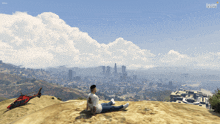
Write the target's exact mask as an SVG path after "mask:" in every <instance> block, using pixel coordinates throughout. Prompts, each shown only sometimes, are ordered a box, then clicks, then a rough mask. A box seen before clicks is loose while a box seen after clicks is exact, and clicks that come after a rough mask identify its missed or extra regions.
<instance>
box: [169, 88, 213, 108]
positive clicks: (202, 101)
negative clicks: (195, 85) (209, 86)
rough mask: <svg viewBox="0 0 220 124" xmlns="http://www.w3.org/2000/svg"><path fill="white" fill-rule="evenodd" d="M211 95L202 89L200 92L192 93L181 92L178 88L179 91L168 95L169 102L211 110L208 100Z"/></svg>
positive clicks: (190, 91) (191, 91)
mask: <svg viewBox="0 0 220 124" xmlns="http://www.w3.org/2000/svg"><path fill="white" fill-rule="evenodd" d="M212 95H213V94H212V93H210V92H209V91H206V90H204V89H201V91H194V90H183V89H182V88H180V89H179V91H175V92H172V93H171V94H170V102H178V103H185V104H193V105H199V106H204V107H206V108H211V106H210V103H209V98H210V97H211V96H212Z"/></svg>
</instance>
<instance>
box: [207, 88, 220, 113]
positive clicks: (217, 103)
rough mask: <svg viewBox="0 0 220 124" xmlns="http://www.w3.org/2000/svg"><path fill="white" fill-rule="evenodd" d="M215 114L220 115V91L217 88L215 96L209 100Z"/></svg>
mask: <svg viewBox="0 0 220 124" xmlns="http://www.w3.org/2000/svg"><path fill="white" fill-rule="evenodd" d="M209 102H210V104H211V106H212V109H213V110H214V112H217V113H220V90H219V89H218V88H217V90H216V91H215V94H214V95H213V96H212V97H211V98H210V99H209Z"/></svg>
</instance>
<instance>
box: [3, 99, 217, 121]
mask: <svg viewBox="0 0 220 124" xmlns="http://www.w3.org/2000/svg"><path fill="white" fill-rule="evenodd" d="M53 97H54V96H48V95H42V96H41V98H34V99H32V100H30V101H29V103H28V104H27V105H24V106H20V107H17V108H15V109H12V110H9V111H7V112H5V111H6V108H7V106H8V105H9V104H10V103H12V102H13V101H14V100H15V99H16V98H13V99H8V100H5V101H2V102H0V123H1V124H71V123H75V124H82V123H83V124H86V123H93V124H107V123H109V124H111V123H112V124H116V123H127V124H135V123H136V124H147V123H149V124H183V123H184V124H191V123H192V124H219V122H220V114H217V113H215V112H212V111H210V110H208V109H206V108H203V107H200V106H195V105H190V104H183V103H171V102H161V101H115V102H116V104H115V105H114V106H118V105H121V104H126V103H127V102H129V103H130V105H129V107H128V108H127V109H126V110H121V111H114V112H107V113H102V114H95V115H91V114H90V112H89V111H88V112H87V111H85V109H86V100H68V101H65V102H63V101H60V100H58V99H57V98H56V97H54V99H52V98H53ZM107 102H108V101H102V100H101V101H99V103H107Z"/></svg>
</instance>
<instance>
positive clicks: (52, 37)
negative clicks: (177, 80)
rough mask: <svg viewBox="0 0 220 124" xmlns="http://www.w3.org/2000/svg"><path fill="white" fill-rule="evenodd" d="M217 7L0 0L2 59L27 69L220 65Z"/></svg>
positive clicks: (145, 1) (148, 1)
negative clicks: (115, 64) (63, 66)
mask: <svg viewBox="0 0 220 124" xmlns="http://www.w3.org/2000/svg"><path fill="white" fill-rule="evenodd" d="M207 4H216V5H217V8H207V7H206V6H207ZM218 6H219V4H217V0H179V1H176V0H166V1H164V0H157V1H155V0H105V1H103V0H92V1H91V0H65V1H59V0H53V1H52V0H47V1H43V0H37V1H30V0H16V1H15V0H0V60H2V61H3V62H6V63H12V64H14V65H22V66H23V67H25V68H46V67H54V66H61V65H66V66H67V67H97V66H102V65H105V66H111V67H114V63H117V65H118V66H121V65H125V66H126V68H127V69H149V68H153V67H164V66H168V67H172V66H177V67H180V66H181V67H190V68H208V69H219V68H220V64H219V63H220V61H219V60H220V50H219V46H220V38H219V36H220V35H219V34H220V23H219V22H220V11H219V7H218Z"/></svg>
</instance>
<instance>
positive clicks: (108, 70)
mask: <svg viewBox="0 0 220 124" xmlns="http://www.w3.org/2000/svg"><path fill="white" fill-rule="evenodd" d="M106 73H107V74H108V75H109V74H110V66H107V70H106Z"/></svg>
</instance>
